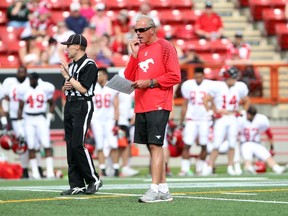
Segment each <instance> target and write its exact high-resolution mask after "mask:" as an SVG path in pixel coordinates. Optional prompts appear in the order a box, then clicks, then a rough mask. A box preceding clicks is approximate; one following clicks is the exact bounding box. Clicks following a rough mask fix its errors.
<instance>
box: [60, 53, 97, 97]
mask: <svg viewBox="0 0 288 216" xmlns="http://www.w3.org/2000/svg"><path fill="white" fill-rule="evenodd" d="M68 68H69V75H70V76H73V78H74V79H75V80H77V81H78V82H80V84H81V85H82V86H83V87H84V88H86V89H87V92H86V93H85V94H81V93H80V92H79V91H77V90H76V89H74V88H73V89H71V90H65V95H66V96H67V95H70V96H76V97H83V96H85V97H92V96H94V88H95V85H96V82H97V78H98V68H97V65H96V63H95V62H94V61H93V60H92V59H89V58H88V57H87V54H85V55H84V56H83V57H81V58H80V59H79V60H78V61H73V62H72V63H70V64H69V66H68Z"/></svg>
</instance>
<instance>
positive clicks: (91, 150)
mask: <svg viewBox="0 0 288 216" xmlns="http://www.w3.org/2000/svg"><path fill="white" fill-rule="evenodd" d="M84 146H85V148H86V149H87V150H88V152H89V154H90V155H91V156H92V155H93V154H94V151H95V145H94V144H90V143H85V144H84Z"/></svg>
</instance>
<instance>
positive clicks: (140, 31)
mask: <svg viewBox="0 0 288 216" xmlns="http://www.w3.org/2000/svg"><path fill="white" fill-rule="evenodd" d="M153 27H154V26H150V27H147V28H138V29H135V32H136V33H137V32H139V33H143V32H146V31H148V30H149V29H151V28H153Z"/></svg>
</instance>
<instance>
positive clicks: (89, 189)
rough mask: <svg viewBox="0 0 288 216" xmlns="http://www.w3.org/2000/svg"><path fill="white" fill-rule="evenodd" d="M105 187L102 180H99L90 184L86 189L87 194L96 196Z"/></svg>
mask: <svg viewBox="0 0 288 216" xmlns="http://www.w3.org/2000/svg"><path fill="white" fill-rule="evenodd" d="M102 185H103V182H102V180H100V179H98V180H97V181H96V182H90V183H89V184H88V186H87V189H86V194H88V195H90V194H95V193H96V192H97V191H98V190H99V188H101V187H102Z"/></svg>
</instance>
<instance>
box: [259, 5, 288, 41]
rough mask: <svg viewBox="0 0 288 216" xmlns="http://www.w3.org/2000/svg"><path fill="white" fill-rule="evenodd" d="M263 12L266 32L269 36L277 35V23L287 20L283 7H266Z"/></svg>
mask: <svg viewBox="0 0 288 216" xmlns="http://www.w3.org/2000/svg"><path fill="white" fill-rule="evenodd" d="M262 13H263V15H262V16H263V22H264V26H265V30H266V34H267V35H268V36H271V35H275V26H276V24H278V23H285V22H286V19H285V14H284V10H283V9H279V8H266V9H264V10H263V12H262Z"/></svg>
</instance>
